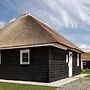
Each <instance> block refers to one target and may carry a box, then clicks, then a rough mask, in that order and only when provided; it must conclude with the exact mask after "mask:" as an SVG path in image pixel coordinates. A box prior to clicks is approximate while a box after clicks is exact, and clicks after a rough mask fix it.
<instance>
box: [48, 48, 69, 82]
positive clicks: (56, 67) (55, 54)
mask: <svg viewBox="0 0 90 90" xmlns="http://www.w3.org/2000/svg"><path fill="white" fill-rule="evenodd" d="M66 54H67V51H65V50H62V49H59V48H55V47H50V48H49V82H52V81H56V80H60V79H63V78H66V77H68V64H67V63H66Z"/></svg>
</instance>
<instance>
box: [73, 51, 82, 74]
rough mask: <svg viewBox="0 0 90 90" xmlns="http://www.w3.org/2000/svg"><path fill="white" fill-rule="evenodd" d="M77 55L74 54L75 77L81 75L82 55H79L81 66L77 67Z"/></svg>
mask: <svg viewBox="0 0 90 90" xmlns="http://www.w3.org/2000/svg"><path fill="white" fill-rule="evenodd" d="M77 54H79V53H76V52H73V76H74V75H78V74H80V73H81V55H80V54H79V56H80V57H79V66H77Z"/></svg>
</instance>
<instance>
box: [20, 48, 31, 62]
mask: <svg viewBox="0 0 90 90" xmlns="http://www.w3.org/2000/svg"><path fill="white" fill-rule="evenodd" d="M23 53H28V62H23V56H22V54H23ZM20 64H30V50H29V49H24V50H20Z"/></svg>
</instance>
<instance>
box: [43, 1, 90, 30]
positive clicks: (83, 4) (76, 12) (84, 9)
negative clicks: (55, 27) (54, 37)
mask: <svg viewBox="0 0 90 90" xmlns="http://www.w3.org/2000/svg"><path fill="white" fill-rule="evenodd" d="M41 1H42V2H43V3H44V6H45V7H48V8H46V9H45V10H46V11H47V13H51V12H52V13H51V16H53V17H55V18H56V19H57V20H58V21H60V22H63V24H64V25H65V27H67V28H77V27H78V26H79V27H80V26H82V25H84V26H85V25H90V16H89V15H90V6H89V5H88V4H89V3H90V0H41ZM49 10H50V11H51V12H50V11H49ZM85 27H86V26H85Z"/></svg>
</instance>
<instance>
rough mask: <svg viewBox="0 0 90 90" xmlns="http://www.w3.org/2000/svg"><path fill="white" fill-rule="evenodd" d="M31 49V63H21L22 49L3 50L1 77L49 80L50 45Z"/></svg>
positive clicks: (0, 66)
mask: <svg viewBox="0 0 90 90" xmlns="http://www.w3.org/2000/svg"><path fill="white" fill-rule="evenodd" d="M29 49H30V64H29V65H20V49H12V50H2V51H1V54H2V55H1V56H2V57H1V58H2V64H1V65H0V78H2V79H11V80H27V81H39V82H48V81H49V78H48V77H49V76H48V47H37V48H36V47H34V48H29ZM21 50H22V49H21Z"/></svg>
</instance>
